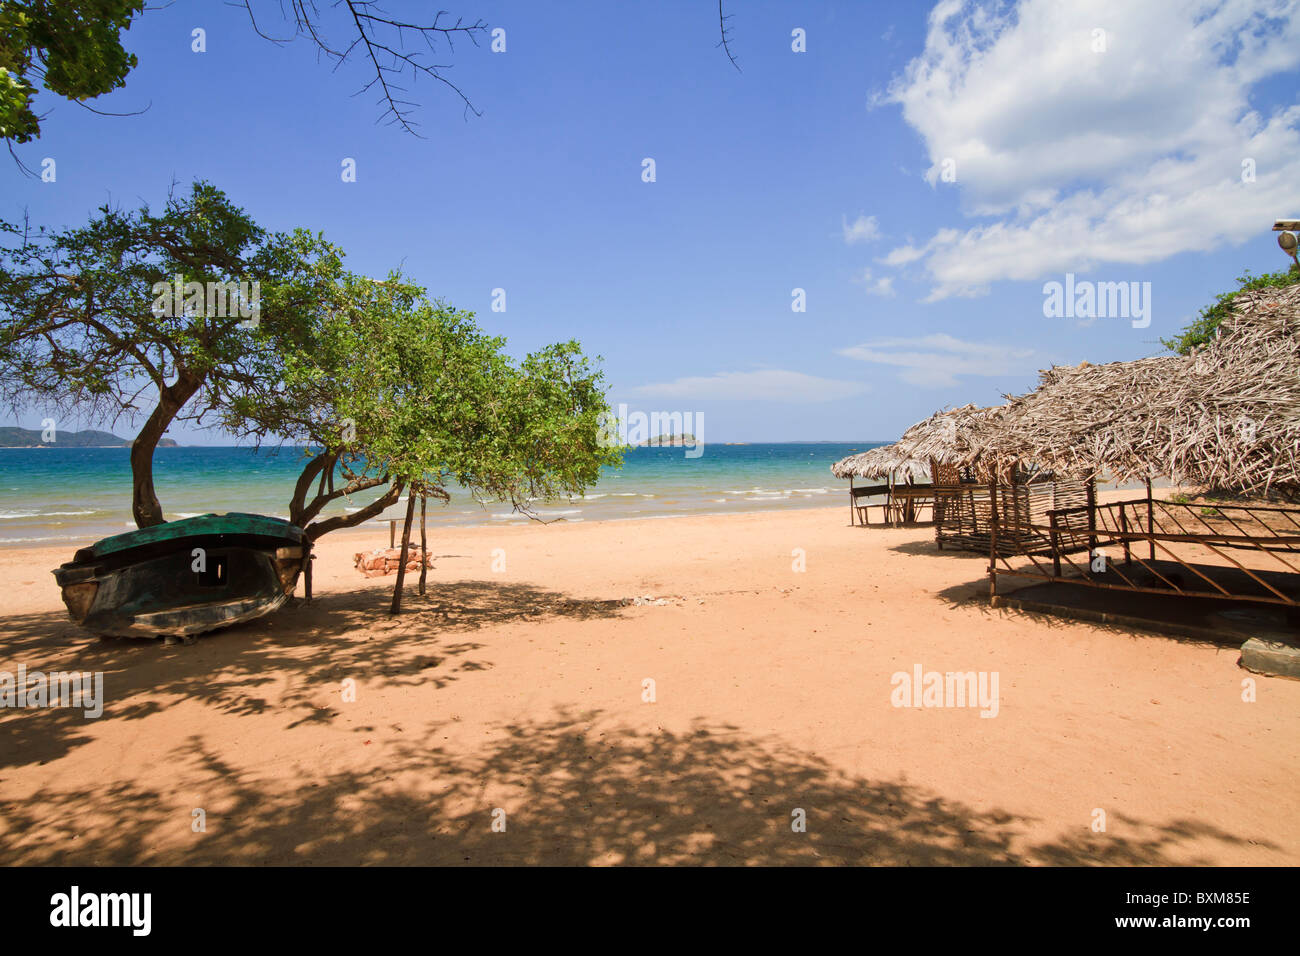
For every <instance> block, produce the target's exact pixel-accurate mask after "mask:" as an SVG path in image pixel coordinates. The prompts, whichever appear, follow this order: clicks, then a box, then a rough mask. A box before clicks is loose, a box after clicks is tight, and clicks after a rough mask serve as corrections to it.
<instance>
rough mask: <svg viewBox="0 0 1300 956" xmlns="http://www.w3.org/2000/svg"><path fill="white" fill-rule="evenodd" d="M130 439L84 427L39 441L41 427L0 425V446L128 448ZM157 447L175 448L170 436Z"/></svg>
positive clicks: (58, 431)
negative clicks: (78, 430)
mask: <svg viewBox="0 0 1300 956" xmlns="http://www.w3.org/2000/svg"><path fill="white" fill-rule="evenodd" d="M130 446H131V439H129V438H118V437H117V436H116V435H114V434H113V433H112V432H100V431H95V430H94V429H86V430H85V431H80V432H66V431H61V430H56V431H55V433H54V441H52V442H50V441H41V429H39V428H16V427H14V426H12V425H5V426H0V448H129V447H130ZM158 447H159V448H175V447H177V445H176V442H175V441H173V440H172V439H170V438H164V439H161V440H160V441H159V442H158Z"/></svg>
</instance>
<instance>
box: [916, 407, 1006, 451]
mask: <svg viewBox="0 0 1300 956" xmlns="http://www.w3.org/2000/svg"><path fill="white" fill-rule="evenodd" d="M1006 410H1007V406H1005V405H994V406H991V407H985V408H982V407H980V406H978V405H962V406H961V407H959V408H950V409H947V410H946V411H942V412H935V413H934V414H933V415H931V416H930V417H929V418H927V419H925V420H924V421H920V422H917V423H916V424H915V425H913V426H912V427H911V428H909V429H908V430H907V431H905V432H903V437H902V438H900V439H899V440H898V447H899V451H900V453H901V454H904V455H907V456H908V457H910V458H915V459H917V460H918V461H925V462H928V461H929V460H930V459H932V458H933V459H934V460H935V461H936V462H938V463H939V464H941V465H959V464H964V463H965V462H966V460H967V459H968V458H970V457H971V455H972V454H973V453H974V452H975V450H976V449H978V448H980V447H981V446H982V445H983V443H984V441H985V438H984V436H985V434H986V433H987V432H988V431H989V429H990V428H992V427H993V426H994V425H995V424H996V423H997V422H998V421H999V420H1000V419H1001V417H1002V416H1003V415H1004V414H1005V413H1006Z"/></svg>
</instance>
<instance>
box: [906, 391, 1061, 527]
mask: <svg viewBox="0 0 1300 956" xmlns="http://www.w3.org/2000/svg"><path fill="white" fill-rule="evenodd" d="M1007 413H1008V406H1007V405H994V406H988V407H981V406H978V405H963V406H961V407H959V408H952V409H948V410H946V411H942V412H936V413H935V414H934V415H931V416H930V417H929V418H927V419H926V420H925V421H922V422H917V423H916V424H915V425H913V426H912V427H911V428H909V429H908V430H907V431H905V432H904V433H903V437H902V438H900V439H899V441H898V447H899V451H900V453H901V454H905V455H908V456H910V457H912V458H915V459H919V460H924V461H928V462H929V464H930V472H931V480H932V488H931V492H932V494H933V507H934V539H935V543H936V544H938V546H939V547H940V548H955V549H960V550H965V551H979V552H987V551H988V549H989V545H990V542H991V534H992V527H993V522H994V514H993V510H994V506H993V498H992V496H991V494H990V492H989V490H988V488H987V487H986V486H985V485H983V484H982V483H980V481H979V473H978V470H977V469H976V468H974V467H973V466H972V464H971V463H972V462H973V461H974V460H976V459H977V458H978V450H979V449H980V448H982V447H984V445H985V444H986V442H987V441H988V440H989V436H990V435H991V434H993V433H995V432H996V431H997V429H998V428H999V427H1000V424H1001V422H1002V420H1003V419H1004V418H1005V416H1006V415H1007ZM1085 493H1086V485H1085V483H1084V482H1082V481H1078V480H1066V481H1058V480H1056V477H1055V475H1054V474H1053V473H1052V472H1051V471H1045V470H1043V469H1041V468H1039V467H1037V465H1036V464H1035V463H1032V462H1030V461H1027V460H1019V461H1016V462H1014V463H1013V464H1012V465H1011V466H1010V468H1009V469H1008V484H1007V488H1006V494H1005V496H1004V497H1005V500H1004V501H1003V502H1002V504H1003V506H1004V507H1006V508H1008V509H1009V510H1010V511H1011V513H1012V515H1013V516H1021V517H1025V518H1029V517H1036V516H1041V515H1045V514H1046V513H1047V512H1048V511H1049V510H1051V509H1052V508H1061V507H1066V506H1069V505H1073V504H1079V503H1082V502H1083V500H1084V497H1085ZM1020 546H1021V543H1018V542H1017V541H1015V539H1014V535H1013V534H1012V533H1011V532H1010V531H1005V532H1004V533H1003V536H1002V542H1001V544H1000V545H999V547H1000V548H1001V549H1002V550H1004V551H1008V552H1009V551H1012V550H1015V549H1016V548H1018V547H1020Z"/></svg>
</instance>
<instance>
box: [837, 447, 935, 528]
mask: <svg viewBox="0 0 1300 956" xmlns="http://www.w3.org/2000/svg"><path fill="white" fill-rule="evenodd" d="M831 474H833V475H834V476H835V477H836V478H847V479H848V480H849V524H854V523H855V520H856V523H858V524H860V525H863V526H866V525H868V524H870V523H871V513H870V509H871V508H874V507H878V508H880V509H881V519H882V521H884V522H885V523H886V524H895V523H897V521H901V520H903V518H904V516H903V515H902V514H901V513H900V514H899V515H898V517H897V520H895V516H894V513H893V508H894V502H895V501H896V500H897V499H895V497H894V490H895V489H896V488H900V487H912V486H914V485H915V484H916V482H917V480H918V479H920V480H923V479H925V478H927V477H928V476H929V467H928V466H927V465H926V464H925V463H924V462H921V461H917V460H915V459H911V458H908V457H906V456H905V455H901V454H900V453H899V450H898V445H897V444H892V445H881V446H879V447H876V448H870V449H868V450H867V451H864V452H859V453H858V454H856V455H849V456H848V457H847V458H841V459H840V460H839V461H837V462H835V464H833V465H831ZM859 478H861V479H864V480H865V481H866V482H867V483H866V484H863V485H858V484H856V481H857V479H859ZM872 499H876V500H872Z"/></svg>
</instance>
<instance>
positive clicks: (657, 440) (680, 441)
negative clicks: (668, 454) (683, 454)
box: [639, 432, 698, 448]
mask: <svg viewBox="0 0 1300 956" xmlns="http://www.w3.org/2000/svg"><path fill="white" fill-rule="evenodd" d="M695 444H698V442H697V441H696V440H695V436H694V435H692V434H691V433H690V432H683V433H682V434H680V435H656V436H655V437H654V438H649V439H646V440H645V441H643V442H641V444H640V446H639V447H641V448H645V447H646V446H656V445H669V446H672V445H695Z"/></svg>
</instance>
